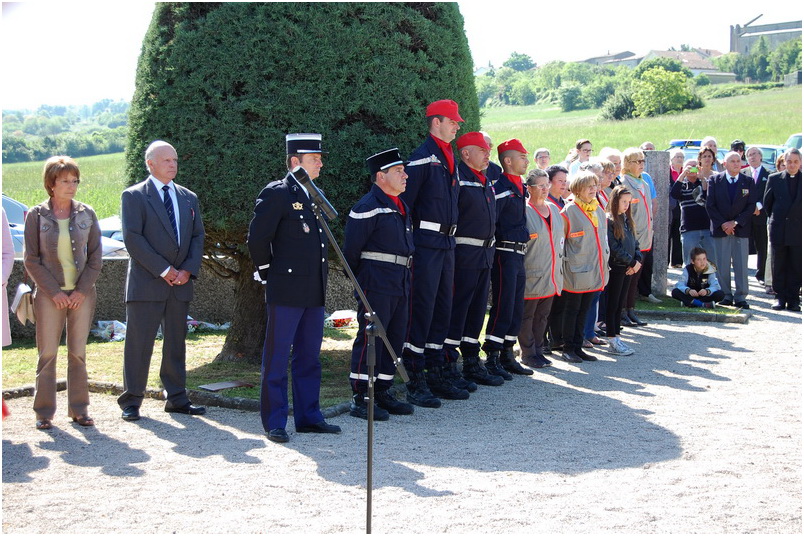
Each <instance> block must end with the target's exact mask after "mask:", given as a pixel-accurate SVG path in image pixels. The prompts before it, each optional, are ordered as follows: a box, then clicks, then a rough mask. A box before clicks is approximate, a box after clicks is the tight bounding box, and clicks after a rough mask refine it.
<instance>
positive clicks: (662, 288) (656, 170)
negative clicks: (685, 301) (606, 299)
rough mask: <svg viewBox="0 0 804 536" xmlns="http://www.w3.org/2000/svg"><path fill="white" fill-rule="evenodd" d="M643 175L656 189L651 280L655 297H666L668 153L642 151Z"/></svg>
mask: <svg viewBox="0 0 804 536" xmlns="http://www.w3.org/2000/svg"><path fill="white" fill-rule="evenodd" d="M644 153H645V173H647V174H648V175H650V176H651V178H652V179H653V185H654V186H655V187H656V202H655V203H654V206H655V207H656V211H655V213H654V215H653V280H652V284H651V289H652V290H653V295H654V296H656V297H661V296H666V295H667V263H668V260H669V259H668V258H667V245H668V244H669V242H670V219H669V218H670V213H669V211H670V203H669V196H670V153H668V152H667V151H644Z"/></svg>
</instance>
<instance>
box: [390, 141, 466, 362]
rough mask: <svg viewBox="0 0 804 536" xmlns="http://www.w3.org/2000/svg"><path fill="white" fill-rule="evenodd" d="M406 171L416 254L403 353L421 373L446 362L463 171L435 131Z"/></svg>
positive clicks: (411, 158) (406, 199) (416, 153)
mask: <svg viewBox="0 0 804 536" xmlns="http://www.w3.org/2000/svg"><path fill="white" fill-rule="evenodd" d="M447 150H449V151H451V150H452V149H451V148H449V149H447ZM450 156H452V155H450ZM452 158H453V159H454V156H452ZM405 172H406V173H407V174H408V183H407V189H406V190H405V191H404V193H402V195H401V196H400V197H401V198H402V199H403V200H404V201H405V203H407V205H408V206H409V207H410V210H411V216H412V218H413V241H414V243H415V244H416V252H415V253H414V255H413V267H412V272H413V286H412V295H411V310H410V313H411V315H410V325H409V328H408V335H407V341H406V342H405V345H404V350H403V352H402V355H403V359H404V362H405V367H406V368H407V369H408V371H411V372H422V371H424V370H425V369H427V368H429V367H434V366H435V367H438V366H441V365H442V364H443V355H442V353H441V351H442V349H443V346H444V339H445V338H446V336H447V331H448V329H449V316H450V308H451V307H452V285H453V276H454V270H455V238H454V235H455V229H456V225H457V223H458V174H457V166H455V165H454V162H453V165H452V169H450V165H449V161H448V160H447V157H446V156H445V154H444V151H443V150H442V149H441V147H439V145H438V144H437V143H436V140H435V139H434V138H433V137H432V136H431V135H428V136H427V139H426V140H425V141H424V143H423V144H422V145H421V146H420V147H419V148H417V149H416V150H415V151H413V153H412V154H411V155H410V163H409V164H408V165H407V166H406V167H405ZM425 359H426V363H425Z"/></svg>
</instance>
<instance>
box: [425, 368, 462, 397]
mask: <svg viewBox="0 0 804 536" xmlns="http://www.w3.org/2000/svg"><path fill="white" fill-rule="evenodd" d="M427 387H429V388H430V392H432V393H433V394H434V395H435V396H437V397H438V398H445V399H447V400H466V399H467V398H469V391H467V390H466V389H458V388H457V387H455V386H454V385H452V383H451V382H450V381H449V380H448V379H447V378H445V377H444V371H443V368H442V367H440V366H435V367H430V368H428V369H427Z"/></svg>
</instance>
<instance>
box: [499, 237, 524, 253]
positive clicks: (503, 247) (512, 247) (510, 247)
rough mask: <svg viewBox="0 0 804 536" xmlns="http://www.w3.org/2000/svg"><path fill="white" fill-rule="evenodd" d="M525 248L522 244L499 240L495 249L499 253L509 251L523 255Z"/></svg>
mask: <svg viewBox="0 0 804 536" xmlns="http://www.w3.org/2000/svg"><path fill="white" fill-rule="evenodd" d="M525 246H526V244H525V243H524V242H509V241H507V240H500V241H499V242H497V249H498V250H500V251H511V252H513V253H522V254H523V255H524V254H525Z"/></svg>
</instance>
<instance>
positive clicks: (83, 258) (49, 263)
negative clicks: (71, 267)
mask: <svg viewBox="0 0 804 536" xmlns="http://www.w3.org/2000/svg"><path fill="white" fill-rule="evenodd" d="M72 205H73V207H72V210H70V240H71V241H72V246H73V260H74V261H75V268H76V270H77V272H78V279H77V280H76V282H75V290H77V291H78V292H80V293H82V294H87V293H88V292H89V291H90V290H91V289H92V287H94V286H95V281H96V280H97V279H98V276H99V275H100V271H101V264H102V262H103V261H102V260H101V258H102V255H103V249H102V248H101V231H100V224H98V217H97V216H96V215H95V211H94V210H92V207H90V206H89V205H85V204H83V203H80V202H78V201H75V200H73V202H72ZM58 243H59V224H58V221H57V219H56V215H55V214H54V213H53V211H52V210H51V205H50V200H47V201H45V202H43V203H42V204H40V205H36V206H35V207H33V208H32V209H31V210H30V211H29V212H28V216H26V218H25V252H24V253H23V261H24V263H25V269H26V270H27V271H28V274H29V275H30V276H31V278H32V279H33V280H34V283H36V292H39V291H42V292H44V293H45V295H46V296H48V297H49V298H52V297H53V296H55V295H56V294H58V293H59V292H61V287H62V286H64V272H63V271H62V269H61V263H60V262H59V255H58Z"/></svg>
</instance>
